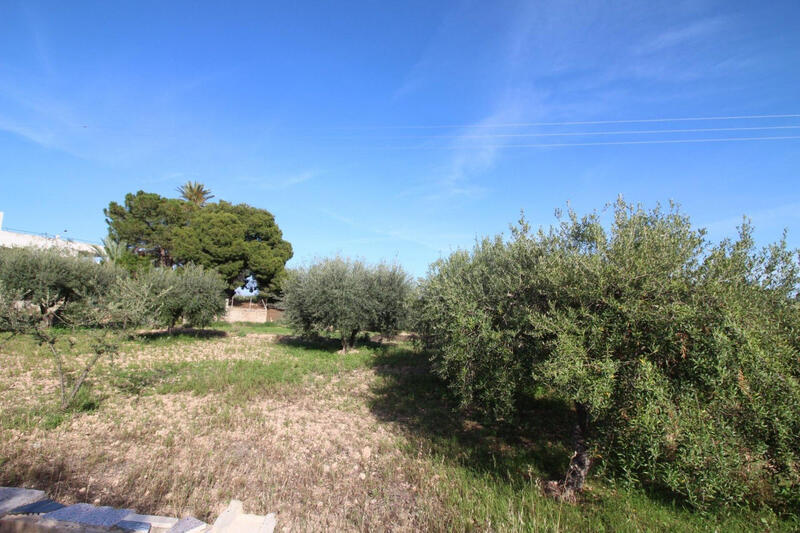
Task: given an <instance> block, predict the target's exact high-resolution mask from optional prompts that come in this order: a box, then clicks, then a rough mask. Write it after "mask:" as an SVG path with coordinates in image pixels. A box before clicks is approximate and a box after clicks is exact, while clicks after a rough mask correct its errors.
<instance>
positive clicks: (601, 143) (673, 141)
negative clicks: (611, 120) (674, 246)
mask: <svg viewBox="0 0 800 533" xmlns="http://www.w3.org/2000/svg"><path fill="white" fill-rule="evenodd" d="M790 139H800V135H787V136H778V137H722V138H716V139H715V138H710V139H652V140H646V141H598V142H586V143H535V144H479V145H475V146H470V147H469V148H470V149H477V148H558V147H567V146H612V145H626V144H681V143H718V142H736V141H782V140H790ZM373 148H379V149H387V150H426V149H430V150H436V149H444V150H448V149H449V150H458V149H463V148H464V147H462V146H450V145H448V146H430V145H428V146H424V145H421V146H381V147H373Z"/></svg>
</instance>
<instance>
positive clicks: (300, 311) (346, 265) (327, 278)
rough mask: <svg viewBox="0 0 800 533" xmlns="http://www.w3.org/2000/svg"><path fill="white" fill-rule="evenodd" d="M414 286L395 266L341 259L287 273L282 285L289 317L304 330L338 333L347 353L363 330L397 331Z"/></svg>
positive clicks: (292, 322)
mask: <svg viewBox="0 0 800 533" xmlns="http://www.w3.org/2000/svg"><path fill="white" fill-rule="evenodd" d="M410 286H411V285H410V281H409V278H408V275H407V274H406V273H405V272H404V271H403V270H402V268H400V267H399V266H397V265H391V266H389V265H384V264H382V265H378V266H377V267H367V266H366V265H364V263H362V262H360V261H351V260H349V259H342V258H340V257H335V258H333V259H325V260H322V261H319V262H317V263H316V264H314V265H312V266H311V267H309V268H307V269H298V270H295V271H294V272H292V273H291V275H290V276H289V279H288V280H287V282H286V284H285V285H284V305H285V306H286V319H287V321H288V322H289V323H290V324H291V325H292V327H293V328H294V329H296V330H298V331H301V332H303V333H305V334H309V333H322V332H324V331H327V330H333V331H336V332H338V333H339V336H340V338H341V341H342V350H343V351H345V352H347V351H348V350H349V349H350V348H351V347H352V346H353V345H354V344H355V340H356V337H357V335H358V333H359V332H360V331H365V330H374V331H380V332H381V333H384V334H391V333H393V332H395V331H396V330H397V328H398V326H399V324H400V323H401V322H402V321H403V319H404V316H405V313H406V309H407V306H406V302H407V295H408V293H409V290H410Z"/></svg>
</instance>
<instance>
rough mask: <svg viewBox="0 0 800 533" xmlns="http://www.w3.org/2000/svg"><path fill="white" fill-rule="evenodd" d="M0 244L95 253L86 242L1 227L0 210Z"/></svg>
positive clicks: (0, 216) (0, 215)
mask: <svg viewBox="0 0 800 533" xmlns="http://www.w3.org/2000/svg"><path fill="white" fill-rule="evenodd" d="M0 246H4V247H15V246H17V247H32V248H58V249H60V250H64V251H68V252H72V253H88V254H92V255H96V253H97V252H96V250H95V249H94V247H93V246H92V245H91V244H89V243H86V242H78V241H73V240H70V239H62V238H60V237H59V236H55V237H45V236H42V235H29V234H27V233H17V232H15V231H6V230H4V229H3V212H2V211H0Z"/></svg>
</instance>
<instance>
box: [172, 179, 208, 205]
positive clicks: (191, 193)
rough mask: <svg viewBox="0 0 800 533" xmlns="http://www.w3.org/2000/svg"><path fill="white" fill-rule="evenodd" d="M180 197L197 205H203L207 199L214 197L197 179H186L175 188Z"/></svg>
mask: <svg viewBox="0 0 800 533" xmlns="http://www.w3.org/2000/svg"><path fill="white" fill-rule="evenodd" d="M177 191H178V192H179V193H181V197H182V198H183V199H184V200H186V201H187V202H191V203H193V204H194V205H196V206H198V207H203V206H204V205H205V204H206V202H207V201H209V200H211V199H212V198H214V195H213V194H211V191H210V190H209V189H206V186H205V185H203V184H202V183H200V182H198V181H187V182H186V183H184V184H183V185H181V186H180V187H178V188H177Z"/></svg>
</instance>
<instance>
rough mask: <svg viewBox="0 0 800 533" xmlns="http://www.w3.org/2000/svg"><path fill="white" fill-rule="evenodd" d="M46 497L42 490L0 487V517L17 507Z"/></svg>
mask: <svg viewBox="0 0 800 533" xmlns="http://www.w3.org/2000/svg"><path fill="white" fill-rule="evenodd" d="M44 499H45V494H44V491H42V490H31V489H18V488H16V487H0V517H2V516H4V515H5V514H6V513H8V512H9V511H11V510H13V509H16V508H17V507H22V506H23V505H28V504H29V503H34V502H38V501H39V500H44Z"/></svg>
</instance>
